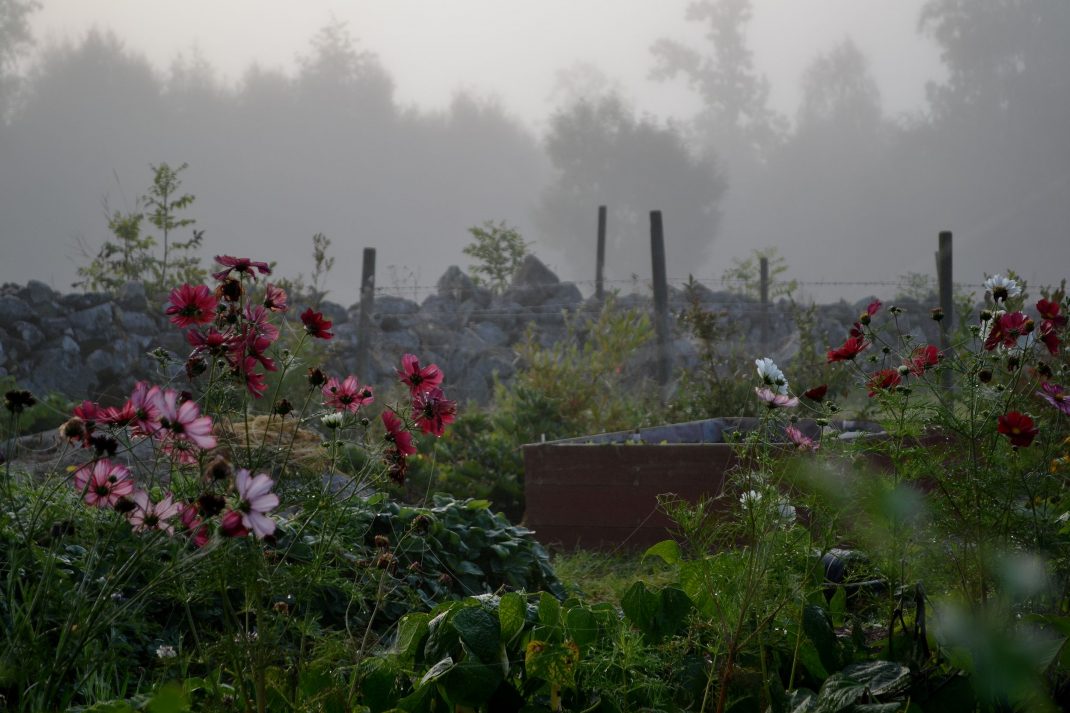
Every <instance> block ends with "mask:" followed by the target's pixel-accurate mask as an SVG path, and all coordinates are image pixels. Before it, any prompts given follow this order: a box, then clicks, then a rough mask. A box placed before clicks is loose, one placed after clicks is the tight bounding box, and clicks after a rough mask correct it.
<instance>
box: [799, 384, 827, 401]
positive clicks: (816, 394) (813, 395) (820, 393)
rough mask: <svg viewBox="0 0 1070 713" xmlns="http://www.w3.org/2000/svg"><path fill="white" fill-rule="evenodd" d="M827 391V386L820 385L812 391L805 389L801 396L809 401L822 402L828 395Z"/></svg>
mask: <svg viewBox="0 0 1070 713" xmlns="http://www.w3.org/2000/svg"><path fill="white" fill-rule="evenodd" d="M828 390H829V385H828V384H821V385H820V386H815V387H814V388H812V389H807V390H806V391H804V392H803V396H805V397H806V398H808V399H810V400H811V401H822V400H823V399H824V398H825V394H827V393H828Z"/></svg>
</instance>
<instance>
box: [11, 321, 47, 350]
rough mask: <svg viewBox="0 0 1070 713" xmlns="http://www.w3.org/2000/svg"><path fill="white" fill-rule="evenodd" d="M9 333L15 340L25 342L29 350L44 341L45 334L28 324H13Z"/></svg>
mask: <svg viewBox="0 0 1070 713" xmlns="http://www.w3.org/2000/svg"><path fill="white" fill-rule="evenodd" d="M10 331H11V332H12V333H13V334H14V335H15V337H16V338H18V339H20V340H22V341H23V342H25V343H26V345H27V346H28V347H29V348H30V349H33V348H34V347H36V346H38V345H39V344H41V342H43V341H45V333H44V332H42V331H41V330H40V328H38V327H37V326H36V325H34V324H31V323H30V322H21V321H20V322H15V323H14V324H12V325H11V328H10Z"/></svg>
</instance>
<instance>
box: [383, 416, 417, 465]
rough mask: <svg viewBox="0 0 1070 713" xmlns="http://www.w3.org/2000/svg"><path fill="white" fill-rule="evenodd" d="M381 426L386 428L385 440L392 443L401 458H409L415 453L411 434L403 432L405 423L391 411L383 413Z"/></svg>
mask: <svg viewBox="0 0 1070 713" xmlns="http://www.w3.org/2000/svg"><path fill="white" fill-rule="evenodd" d="M383 425H384V426H386V436H385V438H386V440H387V442H389V443H392V444H393V445H394V447H395V448H397V450H398V452H399V453H400V454H401V455H403V456H411V455H413V454H414V453H416V446H414V445H413V444H412V434H411V433H409V432H408V431H406V430H405V423H404V422H403V421H402V420H401V418H399V417H398V415H397V414H396V413H394V412H393V411H390V410H389V409H388V410H385V411H383Z"/></svg>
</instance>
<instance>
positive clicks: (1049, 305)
mask: <svg viewBox="0 0 1070 713" xmlns="http://www.w3.org/2000/svg"><path fill="white" fill-rule="evenodd" d="M1059 309H1060V307H1059V303H1058V302H1052V301H1050V300H1045V299H1041V300H1040V301H1038V302H1037V312H1039V313H1040V316H1041V317H1042V318H1043V319H1047V320H1051V323H1052V326H1054V327H1065V326H1066V322H1067V319H1066V315H1065V314H1059Z"/></svg>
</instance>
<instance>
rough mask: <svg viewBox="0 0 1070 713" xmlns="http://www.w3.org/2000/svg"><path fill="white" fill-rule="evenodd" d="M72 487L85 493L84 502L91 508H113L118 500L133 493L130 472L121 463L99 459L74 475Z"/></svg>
mask: <svg viewBox="0 0 1070 713" xmlns="http://www.w3.org/2000/svg"><path fill="white" fill-rule="evenodd" d="M74 486H75V487H76V488H78V490H80V491H82V492H83V493H85V496H84V497H85V502H86V504H87V505H91V506H92V507H97V508H103V507H114V506H115V503H116V502H117V501H118V500H119V498H121V497H123V496H126V495H129V494H130V493H132V492H133V491H134V481H133V480H132V479H131V477H130V471H129V470H128V469H127V467H126V466H125V465H122V464H121V463H112V462H111V461H110V460H108V459H107V458H101V459H100V460H98V461H97V462H96V463H92V464H90V465H85V466H82V467H81V468H79V469H78V470H77V471H75V473H74Z"/></svg>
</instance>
